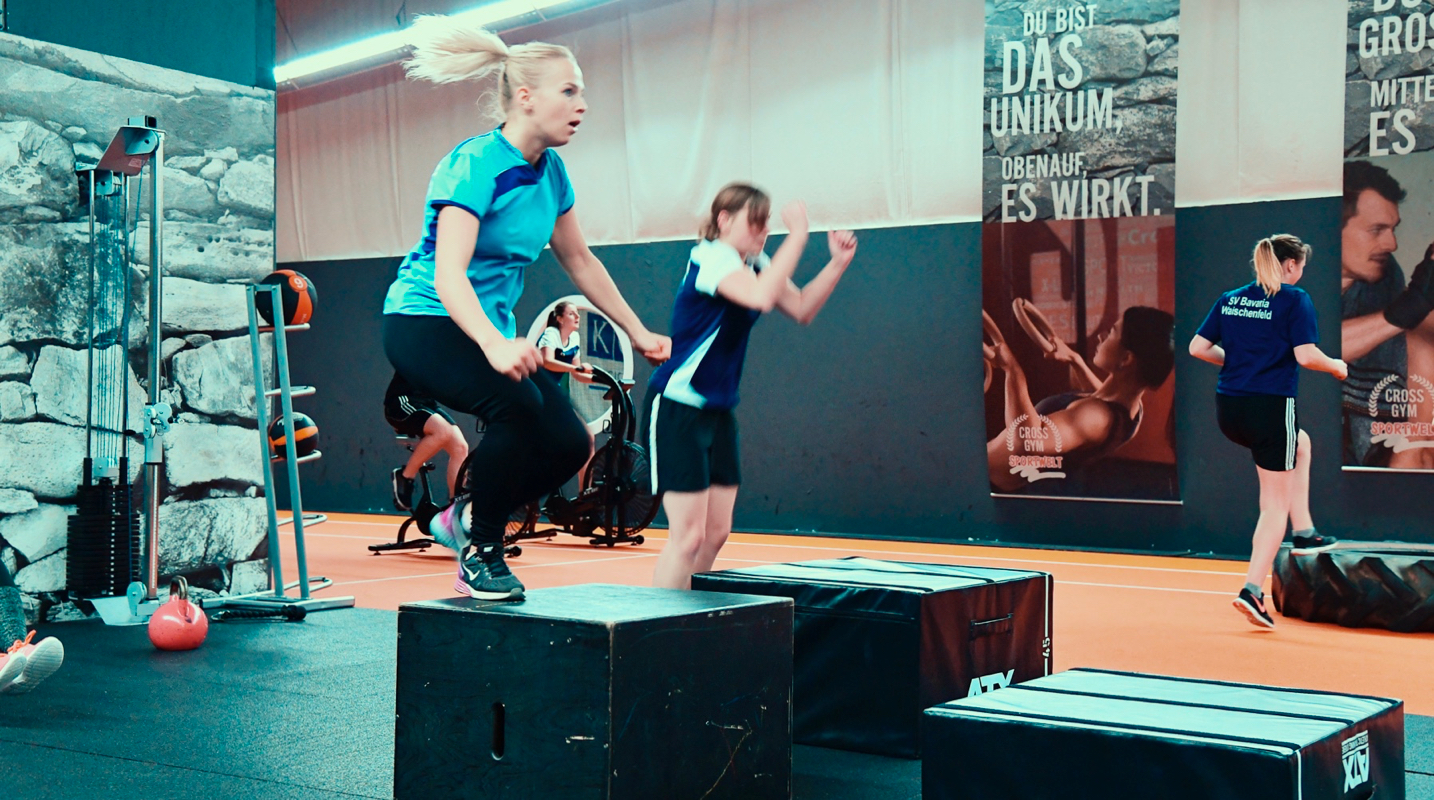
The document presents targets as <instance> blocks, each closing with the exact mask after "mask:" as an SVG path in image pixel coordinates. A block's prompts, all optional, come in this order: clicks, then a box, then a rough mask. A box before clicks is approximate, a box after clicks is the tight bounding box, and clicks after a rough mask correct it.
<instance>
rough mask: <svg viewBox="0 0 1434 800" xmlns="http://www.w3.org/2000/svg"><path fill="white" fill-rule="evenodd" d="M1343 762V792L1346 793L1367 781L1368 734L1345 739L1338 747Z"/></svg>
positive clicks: (1364, 733)
mask: <svg viewBox="0 0 1434 800" xmlns="http://www.w3.org/2000/svg"><path fill="white" fill-rule="evenodd" d="M1339 750H1340V755H1341V756H1342V758H1343V760H1344V790H1345V791H1346V792H1348V791H1349V790H1350V789H1353V788H1355V787H1356V786H1359V785H1361V784H1363V783H1366V782H1368V781H1369V732H1368V731H1364V732H1362V733H1359V734H1357V735H1355V736H1351V737H1349V738H1348V739H1345V740H1344V742H1343V743H1342V744H1341V745H1340V748H1339Z"/></svg>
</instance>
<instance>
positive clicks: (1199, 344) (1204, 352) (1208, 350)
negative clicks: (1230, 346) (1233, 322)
mask: <svg viewBox="0 0 1434 800" xmlns="http://www.w3.org/2000/svg"><path fill="white" fill-rule="evenodd" d="M1190 355H1192V356H1195V357H1196V358H1198V359H1200V360H1201V361H1208V362H1210V363H1211V364H1214V365H1215V366H1217V367H1223V366H1225V348H1223V347H1221V346H1220V345H1218V344H1215V343H1214V342H1212V341H1210V340H1209V339H1206V338H1205V337H1204V336H1201V335H1200V334H1198V333H1197V334H1195V338H1194V339H1191V340H1190Z"/></svg>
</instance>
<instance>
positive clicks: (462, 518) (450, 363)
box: [383, 16, 671, 600]
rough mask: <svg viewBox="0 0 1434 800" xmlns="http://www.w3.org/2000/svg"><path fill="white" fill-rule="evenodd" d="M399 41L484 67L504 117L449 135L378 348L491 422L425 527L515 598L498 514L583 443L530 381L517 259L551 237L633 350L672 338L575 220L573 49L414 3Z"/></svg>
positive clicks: (478, 584) (444, 399)
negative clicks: (454, 494) (520, 327)
mask: <svg viewBox="0 0 1434 800" xmlns="http://www.w3.org/2000/svg"><path fill="white" fill-rule="evenodd" d="M411 41H412V42H413V45H414V55H413V58H412V59H411V60H410V61H409V62H407V64H406V65H405V66H406V67H407V69H408V73H409V75H410V77H415V78H422V79H425V80H430V81H434V82H436V83H453V82H457V81H463V80H469V79H476V78H481V77H484V76H487V75H493V76H495V77H496V78H497V87H496V88H497V91H496V92H494V93H493V95H492V96H493V97H494V98H495V99H496V100H497V101H498V103H497V104H498V107H497V108H496V109H494V110H495V111H496V112H497V113H496V116H498V117H499V118H501V119H502V120H503V123H502V125H500V126H499V127H498V128H496V129H495V130H492V131H489V132H488V133H485V134H483V135H481V136H475V137H473V138H471V139H467V140H465V141H463V142H461V143H460V144H458V146H457V147H455V148H454V149H453V150H452V152H450V153H449V154H448V155H446V156H444V157H443V159H442V160H441V161H439V163H438V166H437V167H436V168H435V169H434V171H433V176H432V178H431V179H430V181H429V184H428V197H427V200H426V201H425V206H426V212H425V215H424V225H423V237H422V239H420V240H419V242H418V244H417V245H415V246H414V248H413V250H412V251H411V252H410V253H409V254H408V255H407V257H405V258H404V260H403V263H401V264H400V265H399V267H398V276H397V278H396V279H395V280H394V282H393V285H392V286H390V287H389V290H388V295H387V297H386V298H385V299H384V306H383V313H384V329H383V345H384V352H385V353H386V354H387V355H388V359H389V361H390V362H392V363H393V366H394V369H395V371H397V372H398V374H399V375H401V376H402V377H403V379H404V380H405V381H407V382H408V383H409V384H411V385H412V386H413V387H414V388H415V389H416V390H417V391H419V392H421V393H423V394H425V395H427V396H429V397H432V398H433V399H435V400H437V401H439V402H440V403H442V404H444V405H445V406H448V407H449V408H452V409H454V410H456V411H461V412H464V413H469V414H473V415H475V416H477V417H478V418H479V419H482V420H483V421H484V422H485V423H486V424H487V428H486V432H485V434H484V436H483V438H482V439H481V440H480V441H479V443H478V445H477V446H476V447H474V448H473V450H472V452H471V453H470V454H469V458H468V470H467V475H466V478H465V488H466V490H467V492H468V493H467V494H466V495H464V496H461V497H460V498H459V499H457V500H455V501H454V502H453V503H452V504H451V505H450V506H449V507H448V509H447V510H445V511H444V513H443V514H440V515H439V516H438V517H437V518H435V519H434V520H433V521H432V522H431V523H430V525H429V533H431V534H433V536H434V538H436V539H438V540H439V541H441V542H443V543H444V544H446V545H448V546H449V547H452V548H453V549H454V550H456V551H458V553H459V570H458V571H459V578H458V582H457V583H456V584H455V586H454V588H455V589H457V590H458V591H460V592H463V593H464V594H469V595H471V596H473V597H476V598H480V599H485V600H510V599H511V600H521V599H522V597H523V584H522V583H521V582H519V581H518V579H517V578H515V577H514V576H513V573H512V571H511V570H509V569H508V566H507V564H506V563H504V561H503V533H504V531H505V530H506V527H507V522H508V516H509V514H511V513H512V511H513V510H514V509H516V508H518V507H519V506H521V505H523V504H525V503H528V502H531V501H533V500H537V499H538V498H540V497H542V496H543V495H546V494H548V493H550V492H552V491H554V490H555V489H557V488H558V487H560V486H562V484H563V483H564V482H566V481H567V480H568V479H569V478H571V477H572V476H573V475H574V474H576V473H577V471H578V468H579V467H581V466H582V464H583V461H584V460H585V459H586V458H587V454H588V442H589V439H588V434H587V431H586V430H585V429H584V426H583V424H582V422H581V421H580V420H578V418H577V415H576V414H575V413H574V411H573V407H572V405H571V404H570V403H569V402H568V399H567V397H566V396H565V395H564V393H563V392H561V391H559V390H558V385H557V383H556V382H554V381H551V380H548V379H546V378H542V377H540V378H539V379H538V380H533V374H534V373H535V372H536V371H537V370H538V369H540V366H541V355H540V354H539V352H538V349H537V348H536V347H534V346H533V344H532V343H531V342H528V341H525V340H524V339H522V338H519V337H518V336H517V335H516V320H515V319H514V317H513V310H514V308H515V307H516V306H517V304H518V299H519V297H521V296H522V293H523V274H524V271H525V270H526V269H527V268H528V266H529V265H531V264H532V263H533V262H534V261H536V260H537V258H538V256H539V255H540V254H541V253H542V251H543V247H544V246H545V245H551V246H552V250H553V255H554V256H555V257H556V259H557V261H558V264H560V265H561V266H562V268H563V271H564V272H566V273H567V274H568V277H569V278H571V279H572V281H573V283H574V285H576V286H577V287H578V290H579V291H581V292H582V293H583V294H584V295H586V296H587V297H588V298H589V299H590V300H592V302H593V304H594V305H595V306H597V307H598V308H599V309H600V310H601V311H602V312H603V313H604V314H606V315H607V317H608V318H609V319H611V320H612V321H613V322H614V323H616V324H617V325H619V326H620V327H622V329H623V330H625V331H627V334H628V336H629V338H630V339H631V340H632V345H633V349H635V350H637V351H638V352H640V353H641V354H642V355H644V356H646V357H647V358H648V359H649V360H651V361H653V363H658V362H661V361H663V360H665V358H666V356H667V353H668V352H669V350H670V348H671V341H670V340H669V339H668V338H667V337H665V336H659V335H657V334H654V333H652V332H651V331H649V330H648V329H647V328H646V327H645V326H644V325H643V324H642V321H641V320H639V319H638V317H637V315H636V314H635V313H633V311H632V309H631V308H630V307H629V306H628V304H627V302H626V301H625V300H623V297H622V294H621V293H619V292H618V290H617V287H616V286H615V285H613V282H612V278H611V277H610V276H609V275H608V272H607V269H606V268H605V267H604V266H603V264H602V262H601V261H599V260H598V259H597V257H596V256H594V255H593V253H592V251H591V250H589V249H588V246H587V242H586V240H585V239H584V238H583V233H582V229H581V228H580V227H579V226H578V220H577V213H576V212H575V211H574V210H573V189H572V185H571V184H570V183H569V182H568V176H567V171H566V170H565V169H564V167H563V160H562V158H560V157H559V156H558V154H557V151H556V148H558V147H560V146H562V145H565V144H567V143H568V142H569V141H570V140H571V139H572V138H573V136H574V134H576V133H577V129H578V125H579V124H581V122H582V120H583V115H584V113H585V112H586V111H587V102H586V101H585V100H584V99H583V78H582V71H581V70H579V69H578V65H577V62H576V61H575V60H574V59H573V54H572V53H571V52H569V51H568V49H567V48H566V47H562V46H559V45H552V44H544V43H542V42H530V43H528V44H520V45H515V46H513V47H511V48H510V47H508V45H506V44H505V43H504V42H503V40H502V39H499V38H498V37H497V36H496V35H494V34H493V33H492V32H490V31H487V30H485V29H483V28H482V27H479V26H477V25H474V24H472V23H465V22H462V21H461V20H460V19H458V18H452V17H433V16H430V17H421V18H419V19H418V20H417V21H416V22H415V23H414V25H413V28H412V31H411Z"/></svg>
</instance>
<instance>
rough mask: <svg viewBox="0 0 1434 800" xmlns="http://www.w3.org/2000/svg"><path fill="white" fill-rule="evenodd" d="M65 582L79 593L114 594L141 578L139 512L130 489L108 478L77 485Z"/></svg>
mask: <svg viewBox="0 0 1434 800" xmlns="http://www.w3.org/2000/svg"><path fill="white" fill-rule="evenodd" d="M67 540H68V546H69V549H68V551H67V552H66V556H65V573H66V574H65V585H66V588H68V589H69V591H70V593H71V594H73V595H77V596H79V597H115V596H118V595H122V594H124V593H125V590H126V589H128V588H129V585H130V583H132V582H133V581H136V580H138V579H139V574H140V555H141V553H140V540H139V510H138V509H137V508H136V507H135V503H134V487H133V485H132V484H130V483H129V482H127V481H126V482H122V483H118V484H116V483H115V482H114V481H113V480H112V479H110V478H101V479H100V480H99V482H98V483H94V484H85V485H82V486H80V487H79V492H78V497H77V498H76V508H75V513H74V514H71V515H70V518H69V524H68V537H67Z"/></svg>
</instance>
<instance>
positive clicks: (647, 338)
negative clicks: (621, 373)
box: [549, 210, 672, 363]
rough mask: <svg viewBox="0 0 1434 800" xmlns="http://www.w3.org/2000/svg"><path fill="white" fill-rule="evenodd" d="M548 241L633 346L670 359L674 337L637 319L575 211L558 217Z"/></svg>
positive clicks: (656, 359) (655, 359)
mask: <svg viewBox="0 0 1434 800" xmlns="http://www.w3.org/2000/svg"><path fill="white" fill-rule="evenodd" d="M549 244H550V245H551V246H552V248H553V255H554V256H555V257H556V258H557V259H558V264H560V265H561V266H562V268H563V271H564V272H566V273H567V274H568V277H569V278H570V279H572V282H573V285H574V286H576V287H578V291H580V292H582V293H583V295H585V296H586V297H587V298H588V300H591V301H592V304H593V305H595V306H597V307H598V310H599V311H601V312H602V313H603V314H605V315H606V316H607V318H608V319H610V320H612V321H613V322H615V323H617V326H618V327H620V328H622V329H623V330H624V331H627V335H628V338H630V339H632V345H633V347H636V348H637V349H638V351H639V352H641V353H642V355H643V356H644V357H646V358H647V359H648V360H649V361H653V362H654V363H661V362H663V361H666V360H667V358H668V356H670V355H671V354H672V340H671V339H669V338H668V337H666V336H659V335H657V334H654V333H653V332H651V331H649V330H648V329H647V326H645V325H643V324H642V320H640V319H638V318H637V314H636V313H635V312H634V311H633V310H632V306H629V305H628V304H627V300H625V299H624V298H623V296H622V293H621V292H619V291H618V289H617V284H615V283H613V281H612V276H611V275H609V274H608V271H607V267H605V266H603V263H602V262H601V261H599V260H598V257H597V256H595V255H593V251H592V250H591V249H590V248H589V247H588V243H587V239H585V238H584V237H583V231H582V228H581V227H579V226H578V215H577V211H576V210H569V211H568V213H566V214H564V215H562V216H561V217H558V221H557V223H556V224H555V225H554V226H553V237H552V239H550V240H549Z"/></svg>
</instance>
